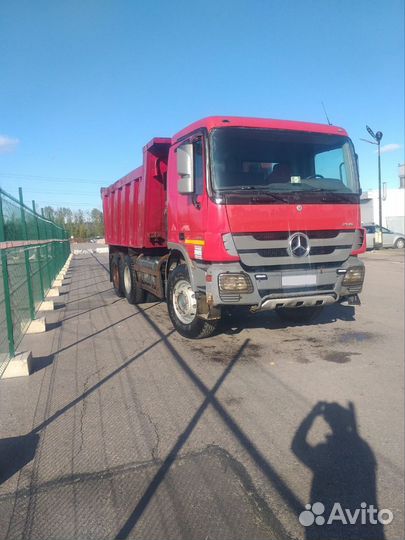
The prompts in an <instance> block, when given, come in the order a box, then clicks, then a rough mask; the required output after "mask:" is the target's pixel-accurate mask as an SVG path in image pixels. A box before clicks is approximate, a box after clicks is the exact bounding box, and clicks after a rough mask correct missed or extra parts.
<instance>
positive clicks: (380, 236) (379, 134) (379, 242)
mask: <svg viewBox="0 0 405 540" xmlns="http://www.w3.org/2000/svg"><path fill="white" fill-rule="evenodd" d="M366 129H367V131H368V132H369V134H370V135H371V136H372V137H373V139H374V141H376V142H373V141H367V140H366V139H362V140H363V141H365V142H368V143H370V144H376V145H377V153H378V225H379V231H378V232H376V233H375V240H374V242H375V244H376V245H378V247H382V246H383V234H382V192H381V139H382V138H383V134H382V132H381V131H377V133H374V131H373V130H372V129H371V128H370V127H369V126H366Z"/></svg>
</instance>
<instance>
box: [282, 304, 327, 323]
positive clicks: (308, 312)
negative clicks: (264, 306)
mask: <svg viewBox="0 0 405 540" xmlns="http://www.w3.org/2000/svg"><path fill="white" fill-rule="evenodd" d="M322 310H323V306H308V307H302V308H278V309H276V313H277V315H278V316H279V318H280V319H281V320H282V321H284V322H292V323H305V322H310V321H312V320H314V319H315V318H316V317H318V316H319V315H320V313H321V311H322Z"/></svg>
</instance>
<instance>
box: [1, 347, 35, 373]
mask: <svg viewBox="0 0 405 540" xmlns="http://www.w3.org/2000/svg"><path fill="white" fill-rule="evenodd" d="M31 372H32V354H31V351H28V352H23V353H19V354H16V355H15V356H14V358H11V360H10V361H9V363H8V364H7V367H6V369H5V370H4V373H3V376H2V379H11V378H14V377H26V376H27V375H29V374H30V373H31Z"/></svg>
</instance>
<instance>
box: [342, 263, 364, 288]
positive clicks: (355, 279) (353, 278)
mask: <svg viewBox="0 0 405 540" xmlns="http://www.w3.org/2000/svg"><path fill="white" fill-rule="evenodd" d="M363 281H364V266H353V267H352V268H348V270H347V272H346V274H345V277H344V278H343V281H342V285H344V286H346V287H352V286H353V285H362V284H363Z"/></svg>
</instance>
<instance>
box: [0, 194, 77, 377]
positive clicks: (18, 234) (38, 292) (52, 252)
mask: <svg viewBox="0 0 405 540" xmlns="http://www.w3.org/2000/svg"><path fill="white" fill-rule="evenodd" d="M69 253H70V244H69V238H68V234H67V232H66V231H65V229H63V228H62V227H59V226H58V225H56V224H55V223H53V222H52V221H50V220H49V219H46V218H44V217H43V216H42V215H40V214H38V213H37V212H36V211H35V204H34V203H33V208H32V209H30V208H29V207H28V206H25V204H24V202H23V196H22V190H21V189H20V190H19V200H18V199H15V198H14V197H12V196H11V195H9V194H8V193H6V192H5V191H3V190H1V189H0V376H1V374H2V371H3V369H4V367H5V365H6V361H7V359H8V358H9V357H12V356H14V354H15V349H16V347H18V345H19V343H20V341H21V339H22V337H23V335H24V332H25V331H26V329H27V327H28V325H29V323H30V322H31V320H32V319H34V318H35V313H36V311H37V310H38V307H39V305H40V304H41V302H42V301H43V300H44V298H45V296H46V294H47V292H48V290H49V289H50V288H51V286H52V282H53V280H54V279H55V277H56V276H57V274H58V273H59V271H60V270H61V268H62V266H63V265H64V264H65V262H66V259H67V258H68V256H69Z"/></svg>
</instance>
